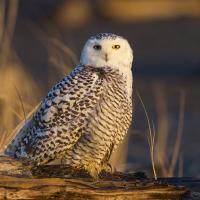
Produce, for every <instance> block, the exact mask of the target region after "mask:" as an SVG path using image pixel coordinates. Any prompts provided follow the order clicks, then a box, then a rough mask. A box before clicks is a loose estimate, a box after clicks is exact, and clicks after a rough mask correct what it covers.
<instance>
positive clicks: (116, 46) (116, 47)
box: [112, 44, 120, 49]
mask: <svg viewBox="0 0 200 200" xmlns="http://www.w3.org/2000/svg"><path fill="white" fill-rule="evenodd" d="M112 48H113V49H119V48H120V45H118V44H115V45H113V46H112Z"/></svg>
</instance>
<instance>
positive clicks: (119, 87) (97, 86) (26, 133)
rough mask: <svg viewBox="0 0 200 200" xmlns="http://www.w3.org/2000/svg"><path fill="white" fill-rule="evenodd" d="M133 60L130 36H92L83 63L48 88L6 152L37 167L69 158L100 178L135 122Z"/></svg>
mask: <svg viewBox="0 0 200 200" xmlns="http://www.w3.org/2000/svg"><path fill="white" fill-rule="evenodd" d="M132 61H133V52H132V49H131V47H130V45H129V43H128V41H127V40H126V39H125V38H123V37H121V36H117V35H115V34H112V33H99V34H97V35H95V36H92V37H90V38H89V39H88V41H87V42H86V44H85V46H84V47H83V50H82V53H81V58H80V63H79V65H78V66H77V67H76V68H75V69H74V70H73V71H72V72H71V73H70V74H69V75H67V76H66V77H64V78H63V79H62V80H61V81H60V82H58V83H57V84H56V85H55V86H54V87H53V88H52V89H51V90H50V91H49V93H48V94H47V96H46V97H45V99H44V100H43V101H42V103H41V105H40V106H39V108H38V109H37V111H36V112H35V113H34V115H33V116H32V117H31V118H30V119H29V121H27V122H26V124H25V125H24V126H23V127H22V128H21V130H20V131H19V132H18V133H17V134H16V136H15V137H14V139H13V140H12V142H11V143H10V144H9V145H8V146H7V147H6V150H5V154H7V155H9V156H12V157H14V158H17V159H21V160H26V161H28V162H29V163H34V164H35V165H43V164H46V163H48V162H50V161H52V160H55V159H65V160H66V164H68V165H70V166H71V167H73V168H75V169H81V170H82V169H83V170H86V171H87V172H88V173H89V174H90V175H91V176H93V177H97V176H98V174H99V173H100V172H101V171H102V170H104V169H107V167H108V162H109V159H110V156H111V154H112V152H113V150H115V149H116V147H117V146H118V144H119V143H120V142H121V141H122V140H123V138H124V136H125V134H126V133H127V131H128V128H129V126H130V123H131V120H132V71H131V67H132Z"/></svg>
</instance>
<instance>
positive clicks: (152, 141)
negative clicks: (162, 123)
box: [137, 92, 157, 180]
mask: <svg viewBox="0 0 200 200" xmlns="http://www.w3.org/2000/svg"><path fill="white" fill-rule="evenodd" d="M137 96H138V97H139V100H140V102H141V104H142V107H143V110H144V113H145V117H146V119H147V124H148V130H149V131H148V134H147V141H148V145H149V151H150V156H151V164H152V169H153V174H154V178H155V180H157V172H156V168H155V159H154V149H155V136H156V131H155V126H154V123H153V121H152V123H151V122H150V117H149V115H148V113H147V109H146V107H145V105H144V102H143V101H142V98H141V96H140V94H139V93H138V92H137Z"/></svg>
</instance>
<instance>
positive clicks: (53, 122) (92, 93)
mask: <svg viewBox="0 0 200 200" xmlns="http://www.w3.org/2000/svg"><path fill="white" fill-rule="evenodd" d="M103 83H104V82H103V78H102V77H101V76H99V75H98V73H95V72H94V71H92V70H91V69H90V68H87V67H79V68H76V69H75V70H74V71H73V72H72V73H71V74H70V75H69V76H67V77H66V78H64V79H63V80H61V81H60V82H59V83H58V84H57V85H55V86H54V87H53V88H52V90H51V91H50V92H49V93H48V95H47V97H46V98H45V99H44V101H43V102H42V104H41V106H40V108H39V109H38V111H37V112H36V114H35V115H34V116H33V117H32V119H31V121H30V122H29V127H27V126H26V129H25V131H26V133H25V134H24V133H23V134H22V132H23V131H24V130H23V128H22V129H21V133H20V132H19V134H21V135H23V137H22V138H21V140H19V137H18V142H17V143H16V142H13V144H15V148H13V150H14V151H15V152H13V154H14V156H15V157H17V158H27V159H29V160H31V161H34V162H37V163H44V162H48V161H49V160H52V159H55V158H57V157H61V156H62V153H63V152H64V151H65V150H67V149H69V148H70V147H71V146H73V145H74V144H75V143H76V141H77V140H78V139H79V138H80V137H81V134H82V129H83V127H84V126H85V125H86V124H87V123H88V116H89V115H91V114H92V112H93V110H94V109H95V106H96V104H97V102H98V101H100V99H101V94H102V92H103ZM11 146H12V145H11Z"/></svg>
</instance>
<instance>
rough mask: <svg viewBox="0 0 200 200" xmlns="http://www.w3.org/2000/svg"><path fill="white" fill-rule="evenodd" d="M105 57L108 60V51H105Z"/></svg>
mask: <svg viewBox="0 0 200 200" xmlns="http://www.w3.org/2000/svg"><path fill="white" fill-rule="evenodd" d="M104 59H105V61H106V62H107V61H108V54H107V53H105V57H104Z"/></svg>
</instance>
